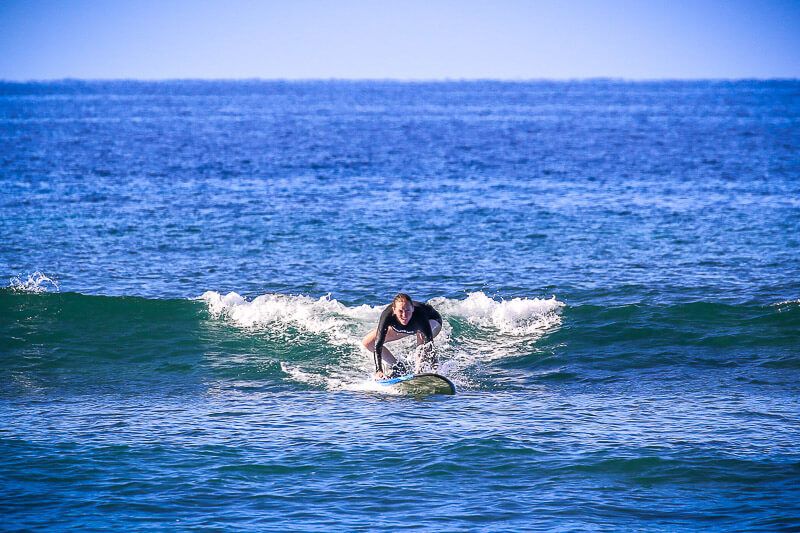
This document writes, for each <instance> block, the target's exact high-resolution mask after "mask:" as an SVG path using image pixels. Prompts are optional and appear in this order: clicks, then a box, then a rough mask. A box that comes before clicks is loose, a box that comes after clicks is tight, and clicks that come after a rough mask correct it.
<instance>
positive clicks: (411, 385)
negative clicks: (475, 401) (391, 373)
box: [378, 373, 456, 395]
mask: <svg viewBox="0 0 800 533" xmlns="http://www.w3.org/2000/svg"><path fill="white" fill-rule="evenodd" d="M378 383H379V384H380V385H383V386H385V387H393V388H395V389H396V390H398V391H400V392H402V393H404V394H414V395H417V394H418V395H427V394H455V393H456V386H455V385H453V382H452V381H450V380H449V379H447V378H446V377H444V376H440V375H439V374H432V373H424V374H406V375H405V376H399V377H396V378H389V379H382V380H379V381H378Z"/></svg>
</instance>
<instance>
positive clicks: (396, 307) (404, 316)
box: [392, 292, 414, 326]
mask: <svg viewBox="0 0 800 533" xmlns="http://www.w3.org/2000/svg"><path fill="white" fill-rule="evenodd" d="M392 312H393V313H394V316H396V317H397V320H399V321H400V323H401V324H403V325H404V326H405V325H407V324H408V323H409V322H410V321H411V315H412V314H414V304H413V303H412V301H411V296H409V295H408V294H405V293H403V292H401V293H399V294H398V295H397V296H395V297H394V300H392Z"/></svg>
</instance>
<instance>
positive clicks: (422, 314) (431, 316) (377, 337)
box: [361, 292, 442, 379]
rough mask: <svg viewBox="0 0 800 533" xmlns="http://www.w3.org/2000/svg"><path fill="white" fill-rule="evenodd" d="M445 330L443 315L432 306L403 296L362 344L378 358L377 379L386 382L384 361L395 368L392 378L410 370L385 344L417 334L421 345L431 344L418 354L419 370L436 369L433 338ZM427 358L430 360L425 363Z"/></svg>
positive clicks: (376, 362)
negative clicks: (426, 365)
mask: <svg viewBox="0 0 800 533" xmlns="http://www.w3.org/2000/svg"><path fill="white" fill-rule="evenodd" d="M441 330H442V315H440V314H439V313H438V312H437V311H436V309H434V308H433V307H432V306H431V305H430V304H424V303H420V302H415V301H413V300H412V299H411V296H409V295H408V294H405V293H402V292H401V293H400V294H398V295H397V296H395V297H394V300H392V303H391V304H389V305H388V306H387V307H386V309H384V310H383V312H382V313H381V318H380V320H378V327H377V328H376V329H375V330H374V331H371V332H369V333H368V334H367V336H366V337H364V339H363V340H362V341H361V344H363V345H364V347H365V348H366V349H367V350H369V351H370V352H372V353H373V354H374V356H375V379H383V377H384V372H383V361H385V362H386V364H388V365H389V366H390V368H391V372H390V377H391V376H396V375H400V374H402V373H404V372H406V371H407V369H406V368H405V365H404V364H403V363H402V362H399V361H398V360H397V359H396V358H395V356H394V355H392V352H390V351H389V349H388V348H386V347H385V346H384V345H383V343H384V342H391V341H396V340H398V339H402V338H403V337H408V336H409V335H413V334H416V335H417V345H418V346H422V345H427V346H426V347H425V348H423V349H421V350H420V351H419V352H417V362H416V368H415V371H416V372H419V371H420V370H421V367H422V364H423V363H428V364H430V365H431V366H435V365H436V363H437V361H436V354H435V353H434V351H433V338H434V337H436V336H437V335H438V334H439V332H440V331H441ZM423 359H427V360H426V361H424V360H423Z"/></svg>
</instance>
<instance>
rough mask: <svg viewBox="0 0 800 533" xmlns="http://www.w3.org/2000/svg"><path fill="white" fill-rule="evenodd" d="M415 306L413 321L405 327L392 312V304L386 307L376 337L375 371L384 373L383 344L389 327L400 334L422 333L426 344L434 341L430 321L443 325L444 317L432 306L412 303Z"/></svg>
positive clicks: (412, 315)
mask: <svg viewBox="0 0 800 533" xmlns="http://www.w3.org/2000/svg"><path fill="white" fill-rule="evenodd" d="M412 304H413V305H414V312H413V313H412V314H411V320H409V321H408V324H406V325H405V326H404V325H403V324H401V323H400V321H399V320H398V319H397V317H396V316H394V313H393V312H392V304H389V306H387V307H386V309H384V310H383V313H381V319H380V320H379V321H378V335H377V336H376V337H375V370H376V371H378V372H383V364H382V363H381V353H382V352H383V343H384V340H385V339H386V332H387V331H389V326H392V328H393V329H394V330H395V331H397V332H398V333H409V334H411V333H416V332H418V331H419V332H422V334H423V335H424V336H425V342H431V341H432V340H433V331H431V323H430V322H428V321H429V320H435V321H437V322H438V323H439V324H441V323H442V315H440V314H439V313H438V311H436V309H434V308H433V307H431V305H430V304H423V303H420V302H412Z"/></svg>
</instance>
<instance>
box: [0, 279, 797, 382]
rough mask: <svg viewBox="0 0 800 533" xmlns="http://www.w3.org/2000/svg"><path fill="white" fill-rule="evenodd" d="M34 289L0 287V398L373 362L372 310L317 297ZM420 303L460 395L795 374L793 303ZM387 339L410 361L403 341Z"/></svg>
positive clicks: (364, 369)
mask: <svg viewBox="0 0 800 533" xmlns="http://www.w3.org/2000/svg"><path fill="white" fill-rule="evenodd" d="M38 291H39V288H38V287H33V288H30V289H29V290H28V291H24V290H20V289H18V288H15V289H6V290H3V291H2V292H0V294H1V295H2V296H0V301H2V309H3V316H4V319H3V322H2V324H3V335H4V337H5V338H6V339H7V341H6V349H5V353H4V363H3V372H4V373H5V374H6V375H7V377H8V378H9V379H6V380H3V381H4V383H5V385H4V387H6V388H7V390H6V393H8V394H11V393H12V392H13V391H16V392H17V393H22V392H25V390H27V387H32V390H35V389H36V387H48V386H55V387H57V386H60V385H64V386H70V385H80V384H84V385H87V386H90V387H91V386H95V385H96V386H112V385H113V386H121V387H122V389H126V388H128V386H129V385H130V386H134V385H135V386H140V385H141V382H142V381H143V380H144V381H145V382H147V383H150V384H158V383H161V382H164V383H169V384H170V386H172V385H176V384H179V383H181V382H182V380H183V378H185V379H186V383H190V384H195V383H198V382H203V381H204V380H212V381H213V380H220V381H221V382H226V381H227V380H233V379H235V380H237V381H238V382H252V383H251V385H252V386H254V387H258V388H260V387H268V388H269V387H274V388H281V389H288V390H304V389H306V388H311V389H319V390H341V389H352V388H354V387H356V388H357V387H359V386H362V385H363V384H364V381H365V380H366V379H367V378H368V376H369V374H370V372H371V368H372V362H371V356H370V354H368V353H367V352H366V350H364V349H363V347H362V346H361V339H362V338H363V337H364V335H366V334H367V333H368V332H369V331H370V330H371V329H373V328H374V327H375V324H376V323H377V320H378V317H379V315H380V313H381V311H382V310H383V306H370V305H366V304H362V305H357V306H353V305H351V306H348V305H346V304H344V303H342V302H339V301H337V300H335V299H333V298H331V297H330V296H324V297H321V298H314V297H310V296H302V295H301V296H291V295H282V294H264V295H261V296H258V297H255V298H252V299H247V298H244V297H242V296H240V295H239V294H237V293H233V292H232V293H228V294H224V295H223V294H220V293H218V292H214V291H208V292H205V293H204V294H203V295H201V296H200V297H198V298H196V299H194V300H183V299H180V300H179V299H168V300H153V299H147V298H138V297H104V296H87V295H81V294H75V293H41V292H38ZM430 303H431V304H433V305H434V306H435V307H436V308H437V309H438V310H439V311H440V312H441V314H442V315H443V317H444V318H445V323H444V327H443V330H442V332H441V334H440V335H439V336H438V337H437V339H436V341H435V346H436V348H437V353H438V355H439V358H440V361H441V364H442V368H441V371H442V372H443V373H445V374H447V375H448V376H449V377H450V378H451V379H453V380H454V381H455V382H456V383H457V385H459V386H460V387H461V388H463V389H464V390H482V389H493V388H496V387H500V386H503V387H511V388H514V387H529V386H532V385H534V384H537V383H540V384H541V383H548V382H550V381H552V380H556V381H563V382H565V383H572V384H579V383H592V382H605V381H630V380H635V381H637V382H639V383H646V382H647V381H648V380H649V379H653V380H657V381H658V382H660V383H663V382H664V380H670V379H674V380H676V381H680V380H682V379H685V376H687V375H690V374H691V373H693V372H705V373H710V374H712V375H713V374H715V373H716V372H718V371H719V370H720V369H726V375H727V376H728V378H735V379H742V380H745V381H752V382H759V381H766V382H771V383H784V384H791V381H792V379H793V374H792V372H794V371H797V370H798V369H800V357H798V353H797V345H798V331H800V304H798V303H797V302H796V301H787V302H781V303H778V304H774V305H768V306H754V305H726V304H706V303H695V304H681V305H673V306H641V305H628V306H618V307H608V308H603V307H598V306H593V305H580V306H574V307H573V306H568V305H565V304H564V303H563V302H561V301H559V300H557V299H556V298H555V297H553V298H549V299H539V298H524V297H515V298H511V299H508V300H501V299H493V298H489V297H488V296H486V295H485V294H484V293H482V292H475V293H469V294H467V295H466V296H465V297H464V298H462V299H450V298H444V297H437V298H433V299H432V300H431V302H430ZM392 348H393V350H394V351H395V352H396V355H398V356H399V357H401V358H405V359H407V360H409V361H412V360H413V358H414V353H415V341H413V340H401V341H398V342H396V343H394V346H393V347H392ZM78 371H79V372H78ZM786 371H788V372H789V373H788V374H787V373H786ZM173 374H175V375H174V376H173ZM511 374H513V378H511V377H510V375H511ZM168 376H171V377H168ZM198 380H199V381H198Z"/></svg>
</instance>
